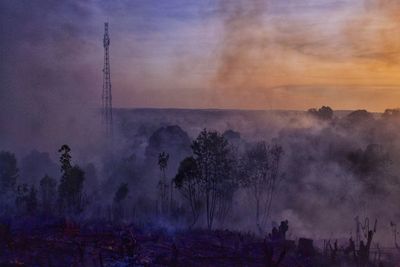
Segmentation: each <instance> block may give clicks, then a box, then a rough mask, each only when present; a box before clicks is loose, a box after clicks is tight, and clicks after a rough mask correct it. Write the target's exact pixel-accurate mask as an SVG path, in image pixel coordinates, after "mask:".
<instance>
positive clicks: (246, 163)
mask: <svg viewBox="0 0 400 267" xmlns="http://www.w3.org/2000/svg"><path fill="white" fill-rule="evenodd" d="M282 153H283V150H282V147H280V146H278V145H272V146H269V145H267V144H266V143H265V142H259V143H257V144H255V145H252V146H251V147H250V149H248V150H247V151H246V152H245V154H244V156H243V158H242V160H241V166H240V183H241V185H242V187H243V188H245V189H246V190H247V191H248V193H249V195H250V196H251V198H252V199H253V200H254V205H255V221H256V226H257V228H258V230H259V231H260V232H263V231H264V227H265V224H266V222H267V220H268V217H269V214H270V210H271V205H272V200H273V197H274V193H275V189H276V185H277V181H278V178H279V176H280V172H279V165H280V161H281V156H282Z"/></svg>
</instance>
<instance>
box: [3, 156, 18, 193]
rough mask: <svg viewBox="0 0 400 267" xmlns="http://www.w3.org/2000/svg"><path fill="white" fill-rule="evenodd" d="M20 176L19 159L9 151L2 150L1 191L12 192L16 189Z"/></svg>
mask: <svg viewBox="0 0 400 267" xmlns="http://www.w3.org/2000/svg"><path fill="white" fill-rule="evenodd" d="M17 177H18V168H17V160H16V158H15V155H14V154H12V153H10V152H7V151H1V152H0V193H1V194H4V193H6V192H11V191H13V190H14V189H15V185H16V182H17Z"/></svg>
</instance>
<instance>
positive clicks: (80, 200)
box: [0, 129, 283, 231]
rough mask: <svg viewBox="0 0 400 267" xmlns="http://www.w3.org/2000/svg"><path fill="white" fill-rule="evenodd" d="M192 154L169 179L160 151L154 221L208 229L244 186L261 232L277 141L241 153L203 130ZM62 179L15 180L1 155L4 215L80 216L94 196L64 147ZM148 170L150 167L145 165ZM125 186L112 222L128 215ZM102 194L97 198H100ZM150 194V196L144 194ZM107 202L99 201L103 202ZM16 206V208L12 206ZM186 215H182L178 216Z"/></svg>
mask: <svg viewBox="0 0 400 267" xmlns="http://www.w3.org/2000/svg"><path fill="white" fill-rule="evenodd" d="M191 150H192V155H190V156H188V157H186V158H184V159H183V160H182V161H181V162H180V164H179V168H178V171H177V174H176V176H175V177H172V178H170V177H167V175H166V172H165V170H166V169H167V168H168V161H169V157H170V155H169V154H168V153H166V152H161V153H160V154H159V160H158V165H159V169H160V180H159V182H158V184H157V196H156V197H155V202H156V206H155V210H149V211H148V212H149V213H153V214H154V216H155V217H153V218H155V219H157V218H158V219H163V220H168V221H170V222H171V223H173V222H176V221H177V220H180V221H182V220H183V221H187V224H188V225H189V226H190V227H192V226H195V225H196V224H197V226H201V225H202V223H199V219H200V218H203V219H204V222H205V223H204V226H206V227H207V228H208V229H212V228H213V226H214V225H215V221H216V220H218V221H219V222H223V221H224V220H225V219H226V217H227V216H228V215H229V213H230V212H231V211H232V205H233V202H234V195H235V192H236V191H237V190H238V189H239V188H242V189H243V190H245V191H247V192H248V196H249V198H250V199H251V201H252V202H253V204H254V205H253V208H254V221H255V225H256V226H257V227H258V229H259V230H260V231H262V230H263V228H264V227H265V223H266V221H267V219H268V216H269V214H270V210H271V205H272V203H273V196H274V192H275V190H276V187H277V184H278V182H279V179H280V177H281V170H280V161H281V157H282V155H283V149H282V147H280V146H279V145H276V144H273V145H269V144H267V143H265V142H259V143H255V144H252V145H250V146H248V149H247V150H245V151H244V152H242V153H239V152H238V147H237V146H235V145H232V144H231V143H230V142H229V141H228V140H227V138H225V137H224V136H223V135H222V134H221V133H219V132H217V131H209V130H206V129H204V130H203V131H201V133H200V134H199V135H198V137H197V138H196V139H195V140H193V142H192V144H191ZM58 152H59V166H60V177H59V179H56V178H54V177H50V176H48V175H45V176H44V177H43V178H42V179H41V180H40V181H39V186H38V187H37V186H35V185H29V184H26V183H19V182H18V175H19V170H18V167H17V160H16V158H15V155H13V154H12V153H10V152H4V151H3V152H1V153H0V164H1V176H0V182H1V187H0V190H1V191H0V192H1V195H2V199H4V200H5V199H8V201H2V207H1V211H2V215H3V216H12V215H18V216H27V215H30V216H34V215H43V216H67V217H79V215H80V214H82V213H83V212H84V211H85V208H87V207H88V206H89V205H90V204H92V203H90V202H91V201H93V198H89V197H88V196H87V195H86V193H85V192H86V190H85V188H84V181H85V172H84V171H83V169H82V168H81V167H79V166H78V165H74V164H73V163H72V157H71V149H70V147H69V146H68V145H63V146H62V147H61V148H60V149H59V150H58ZM149 168H154V167H152V166H149ZM129 191H130V190H129V185H128V183H126V182H123V183H121V184H120V185H119V186H118V187H117V190H116V191H115V193H114V195H113V198H112V200H111V202H112V203H111V205H108V206H107V205H106V206H107V207H103V209H106V210H108V211H109V214H108V215H107V217H108V218H109V219H110V220H112V221H114V222H120V221H121V220H124V219H128V217H129V216H127V210H129V206H130V205H132V203H130V202H129V201H127V196H128V194H129ZM100 198H101V196H100ZM148 198H154V196H148ZM104 203H107V202H106V201H104V200H103V201H102V205H105V204H104ZM14 207H15V209H14ZM182 217H185V218H182Z"/></svg>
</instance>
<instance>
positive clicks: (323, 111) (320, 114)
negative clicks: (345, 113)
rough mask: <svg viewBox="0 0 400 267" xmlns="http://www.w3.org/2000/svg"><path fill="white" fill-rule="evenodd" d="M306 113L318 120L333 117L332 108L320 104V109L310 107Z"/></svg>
mask: <svg viewBox="0 0 400 267" xmlns="http://www.w3.org/2000/svg"><path fill="white" fill-rule="evenodd" d="M308 113H309V114H311V115H313V116H315V117H316V118H318V119H320V120H327V121H328V120H331V119H332V118H333V110H332V109H331V108H330V107H328V106H322V107H321V108H320V109H318V110H317V109H315V108H311V109H309V110H308Z"/></svg>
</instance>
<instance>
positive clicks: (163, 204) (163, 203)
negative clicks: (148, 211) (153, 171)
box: [158, 152, 172, 215]
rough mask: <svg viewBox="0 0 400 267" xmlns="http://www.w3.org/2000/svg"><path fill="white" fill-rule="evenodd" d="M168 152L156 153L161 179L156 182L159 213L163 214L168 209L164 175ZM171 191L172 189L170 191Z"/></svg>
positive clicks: (166, 185) (166, 183)
mask: <svg viewBox="0 0 400 267" xmlns="http://www.w3.org/2000/svg"><path fill="white" fill-rule="evenodd" d="M168 160H169V154H168V153H166V152H162V153H160V154H159V155H158V166H159V167H160V171H161V179H160V182H159V183H158V186H159V190H160V210H161V214H163V215H165V214H166V213H167V210H168V182H167V177H166V175H165V170H166V169H167V166H168ZM171 192H172V191H171Z"/></svg>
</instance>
